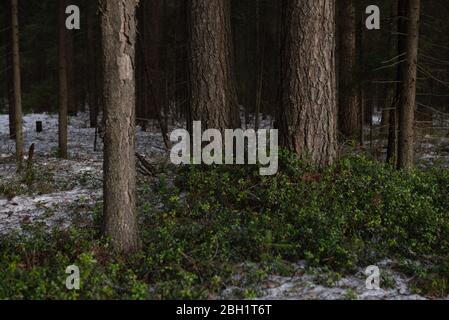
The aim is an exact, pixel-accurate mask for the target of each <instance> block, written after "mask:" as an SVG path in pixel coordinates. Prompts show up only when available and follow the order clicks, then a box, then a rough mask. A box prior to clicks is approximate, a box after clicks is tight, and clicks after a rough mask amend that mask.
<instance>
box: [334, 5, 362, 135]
mask: <svg viewBox="0 0 449 320" xmlns="http://www.w3.org/2000/svg"><path fill="white" fill-rule="evenodd" d="M338 3H339V7H338V10H339V20H338V22H339V26H340V30H339V36H338V38H339V42H340V46H339V92H338V97H339V110H338V119H339V130H340V132H341V134H342V135H343V137H344V138H347V139H357V140H359V139H360V137H359V135H360V132H361V130H360V125H361V123H362V122H361V120H360V117H361V116H362V115H361V112H360V111H361V110H360V97H359V92H360V91H359V90H358V85H357V33H356V10H355V4H354V0H345V1H343V0H339V2H338Z"/></svg>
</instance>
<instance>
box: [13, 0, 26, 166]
mask: <svg viewBox="0 0 449 320" xmlns="http://www.w3.org/2000/svg"><path fill="white" fill-rule="evenodd" d="M18 10H19V8H18V0H11V26H12V28H11V31H12V34H11V37H12V60H13V64H12V68H13V83H14V128H15V136H16V157H17V163H18V165H19V167H21V164H22V160H23V131H22V85H21V78H20V45H19V16H18Z"/></svg>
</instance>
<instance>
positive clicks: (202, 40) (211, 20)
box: [189, 0, 240, 130]
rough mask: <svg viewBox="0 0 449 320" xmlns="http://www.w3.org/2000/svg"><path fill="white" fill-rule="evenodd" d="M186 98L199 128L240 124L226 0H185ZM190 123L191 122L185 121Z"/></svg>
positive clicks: (228, 7)
mask: <svg viewBox="0 0 449 320" xmlns="http://www.w3.org/2000/svg"><path fill="white" fill-rule="evenodd" d="M189 14H190V27H189V28H190V41H189V51H190V52H189V53H190V57H189V58H190V98H191V108H192V117H193V121H202V124H203V128H215V129H219V130H224V129H231V128H237V127H240V116H239V110H238V103H237V95H236V90H235V87H234V83H233V80H234V77H233V74H232V67H233V58H232V55H233V49H232V48H233V46H232V36H231V35H232V32H231V25H230V1H229V0H214V1H204V0H189ZM189 125H191V124H189Z"/></svg>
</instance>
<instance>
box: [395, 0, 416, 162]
mask: <svg viewBox="0 0 449 320" xmlns="http://www.w3.org/2000/svg"><path fill="white" fill-rule="evenodd" d="M420 7H421V1H420V0H408V4H407V40H406V48H407V51H406V65H405V67H404V69H403V81H402V87H401V96H400V104H399V106H400V111H399V143H398V168H400V169H405V170H410V169H412V168H413V166H414V153H415V152H414V134H415V132H414V123H415V107H416V80H417V79H416V77H417V66H418V44H419V18H420Z"/></svg>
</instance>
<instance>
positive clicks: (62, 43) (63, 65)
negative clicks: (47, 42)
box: [58, 0, 69, 158]
mask: <svg viewBox="0 0 449 320" xmlns="http://www.w3.org/2000/svg"><path fill="white" fill-rule="evenodd" d="M65 9H66V1H65V0H59V4H58V10H59V13H58V17H59V134H58V139H59V151H58V154H59V157H60V158H67V111H68V102H69V97H68V76H67V41H66V40H67V39H66V32H67V29H66V26H65V20H66V15H65Z"/></svg>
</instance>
